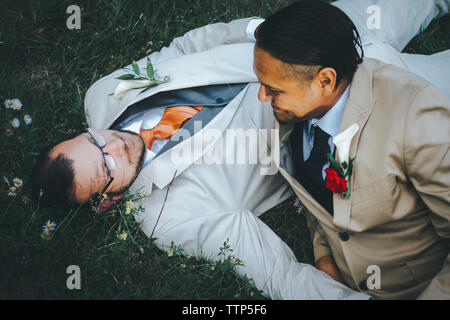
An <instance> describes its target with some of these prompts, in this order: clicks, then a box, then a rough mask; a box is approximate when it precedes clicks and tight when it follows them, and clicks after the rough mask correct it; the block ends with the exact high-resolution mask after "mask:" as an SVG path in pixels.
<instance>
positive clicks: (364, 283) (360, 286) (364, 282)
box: [359, 280, 369, 291]
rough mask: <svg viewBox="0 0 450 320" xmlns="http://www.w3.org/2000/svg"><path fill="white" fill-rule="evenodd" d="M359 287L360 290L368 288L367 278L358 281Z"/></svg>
mask: <svg viewBox="0 0 450 320" xmlns="http://www.w3.org/2000/svg"><path fill="white" fill-rule="evenodd" d="M359 289H360V290H361V291H367V290H369V288H367V280H363V281H361V282H360V283H359Z"/></svg>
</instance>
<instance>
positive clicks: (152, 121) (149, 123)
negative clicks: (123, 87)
mask: <svg viewBox="0 0 450 320" xmlns="http://www.w3.org/2000/svg"><path fill="white" fill-rule="evenodd" d="M165 110H166V107H157V108H152V109H150V110H148V111H147V112H145V113H144V114H142V115H141V116H139V117H137V118H136V119H134V120H133V121H132V122H130V123H129V124H127V125H126V126H124V127H123V128H121V129H122V130H128V131H132V132H135V133H137V134H139V131H140V129H152V128H153V127H155V126H156V125H157V124H158V123H159V121H161V119H162V116H163V114H164V111H165ZM169 140H170V139H155V140H154V141H153V144H152V147H151V149H150V150H148V149H147V148H145V150H146V151H145V159H144V167H145V166H146V165H147V164H148V163H149V162H150V161H152V160H153V158H154V157H155V156H156V154H157V153H158V152H159V151H160V150H161V149H162V148H163V147H164V145H165V144H166V143H167V142H168V141H169Z"/></svg>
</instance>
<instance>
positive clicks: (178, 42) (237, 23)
mask: <svg viewBox="0 0 450 320" xmlns="http://www.w3.org/2000/svg"><path fill="white" fill-rule="evenodd" d="M253 19H254V18H244V19H237V20H233V21H231V22H229V23H222V22H220V23H214V24H208V25H206V26H203V27H199V28H196V29H193V30H191V31H188V32H187V33H185V34H184V35H183V36H181V37H177V38H175V39H173V41H172V42H171V43H170V45H169V46H168V47H163V48H162V49H161V51H159V52H154V53H152V54H151V55H150V59H151V60H152V62H153V63H158V62H161V61H165V60H170V59H173V58H176V57H179V56H182V55H187V54H190V53H195V52H200V51H206V50H208V49H211V48H214V47H216V46H220V45H224V44H232V43H243V42H251V41H250V40H249V39H248V37H247V33H246V29H247V25H248V23H249V21H251V20H253Z"/></svg>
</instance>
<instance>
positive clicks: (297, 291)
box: [32, 1, 440, 299]
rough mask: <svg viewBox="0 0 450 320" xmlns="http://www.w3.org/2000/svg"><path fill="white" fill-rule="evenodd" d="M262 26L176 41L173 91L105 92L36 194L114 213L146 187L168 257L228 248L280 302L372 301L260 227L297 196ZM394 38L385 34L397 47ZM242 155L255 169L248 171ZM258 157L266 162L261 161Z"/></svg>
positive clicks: (94, 98)
mask: <svg viewBox="0 0 450 320" xmlns="http://www.w3.org/2000/svg"><path fill="white" fill-rule="evenodd" d="M425 2H426V1H423V2H420V3H425ZM384 3H387V4H388V3H390V2H389V1H385V2H384ZM405 3H406V2H405ZM336 4H337V5H339V4H341V8H342V9H343V10H344V11H345V10H348V11H351V12H352V13H359V16H358V14H353V15H352V18H353V19H357V20H358V21H357V22H355V24H357V25H358V26H365V19H366V13H365V12H366V8H367V6H362V5H358V4H357V5H355V7H353V6H354V4H353V2H346V1H343V2H342V1H338V2H336ZM408 6H409V7H411V6H410V5H408ZM418 7H419V6H418ZM418 7H417V8H416V9H417V10H416V11H419V10H418ZM402 8H403V9H404V7H401V6H400V8H395V7H392V8H390V9H389V10H391V11H392V12H389V11H388V12H385V14H388V15H395V14H396V12H395V10H400V11H401V9H402ZM436 8H437V6H436V7H435V6H434V5H430V6H428V5H427V6H425V7H423V8H422V9H421V10H420V18H419V17H416V19H410V20H408V21H410V23H411V24H414V28H413V27H412V26H410V25H408V26H406V27H405V28H407V27H411V28H412V29H414V30H415V31H414V32H411V33H410V34H409V35H410V37H409V38H411V37H412V36H413V35H414V33H415V32H417V31H418V28H416V26H417V25H418V26H419V27H420V25H422V24H423V25H424V26H426V24H427V23H429V22H430V21H431V19H432V18H433V17H434V16H437V15H438V14H439V10H438V9H436ZM409 10H411V8H410V9H409ZM255 22H256V23H255ZM257 22H258V21H257V19H252V18H250V19H241V20H235V21H232V22H230V23H228V24H224V23H218V24H213V25H208V26H205V27H202V28H198V29H195V30H192V31H190V32H188V33H187V34H186V35H184V36H183V37H180V38H176V39H175V40H174V41H173V42H172V43H171V45H170V46H169V47H167V48H163V49H162V50H161V52H155V53H152V54H151V55H150V59H151V61H152V63H153V64H154V66H155V69H158V70H159V71H158V72H159V73H160V74H161V75H162V76H164V75H169V76H170V81H169V82H167V83H165V84H161V85H158V86H156V87H154V88H151V89H149V90H147V91H145V92H143V93H140V91H141V90H130V91H129V92H127V93H126V94H125V95H124V97H123V98H122V99H116V98H114V97H113V96H112V95H110V93H111V92H112V91H114V88H115V87H116V86H117V85H118V83H119V81H118V80H117V79H116V78H117V77H118V76H120V75H122V74H123V71H122V70H117V71H115V72H113V73H112V74H111V75H108V76H106V77H104V78H102V79H100V80H99V81H97V82H96V83H95V84H94V85H93V86H92V87H91V88H90V89H89V90H88V92H87V93H86V97H85V112H86V116H87V121H88V124H89V126H90V128H91V129H89V131H88V132H86V133H83V134H81V135H79V136H77V137H75V138H73V139H70V140H67V141H64V142H62V143H60V144H57V145H55V146H52V147H50V148H48V149H47V150H46V151H44V152H43V154H42V156H41V158H40V161H39V163H38V164H37V166H36V170H35V171H34V175H33V176H34V178H33V179H32V180H33V181H35V186H36V188H35V190H37V192H36V194H39V190H40V189H43V196H42V198H41V199H44V198H48V197H53V198H56V199H57V200H60V201H61V202H65V203H67V202H69V203H72V204H74V205H78V204H82V203H85V202H87V201H88V200H89V199H90V198H92V197H94V196H95V195H97V194H99V193H106V194H107V195H108V199H106V200H105V201H103V202H102V203H101V209H102V210H103V209H106V208H108V207H109V206H110V205H111V204H113V203H114V202H115V201H117V200H118V199H120V197H121V194H122V193H123V192H124V191H125V190H130V191H131V192H136V191H137V190H139V189H140V188H142V187H144V190H145V192H146V194H147V195H146V198H145V201H144V205H145V212H143V213H142V214H139V215H136V219H137V221H139V222H142V224H141V226H142V229H143V231H144V232H145V233H146V234H147V235H148V236H150V235H152V236H153V237H155V238H157V240H156V242H155V243H156V244H157V245H158V246H159V247H160V248H162V249H168V248H170V245H171V242H172V241H173V242H175V243H176V244H177V245H180V246H181V247H182V248H183V250H184V252H185V253H186V254H192V253H194V254H195V255H196V256H204V257H208V258H211V259H217V251H218V248H219V247H220V246H221V245H222V244H223V242H224V241H225V240H226V239H227V238H228V239H229V240H230V246H231V247H232V248H233V250H234V251H233V254H234V255H235V256H236V257H239V258H241V259H244V260H245V265H244V266H241V267H238V272H240V273H241V274H247V276H248V277H250V278H251V279H253V281H254V283H255V285H256V287H257V288H258V289H261V290H263V292H264V293H265V294H266V295H268V296H269V297H271V298H273V299H344V298H347V299H359V298H362V299H367V298H368V296H367V295H365V294H362V293H359V292H355V291H353V290H350V289H349V288H347V287H345V286H344V285H342V284H340V283H339V282H337V281H335V280H333V279H332V278H331V277H329V276H328V275H327V274H325V273H323V272H320V271H318V270H317V269H315V268H314V267H312V266H310V265H306V264H301V263H298V262H297V261H296V258H295V256H294V254H293V252H292V250H291V249H290V248H288V247H287V245H286V244H285V243H284V242H283V241H282V240H281V239H280V238H279V237H278V236H277V235H276V234H275V233H274V232H273V231H272V230H271V229H270V228H269V227H268V226H267V225H265V224H264V223H263V222H262V221H261V220H260V219H258V216H259V215H261V214H262V213H263V212H265V211H267V210H269V209H270V208H272V207H273V206H275V205H276V204H278V203H280V202H282V201H283V200H285V199H287V198H288V197H289V196H291V195H292V193H291V191H290V189H289V188H288V187H287V185H286V184H285V183H284V182H283V180H282V179H281V177H280V176H279V175H278V174H275V173H276V171H275V172H274V171H273V170H271V169H273V167H274V166H273V162H277V159H271V150H272V149H273V148H272V134H271V133H272V131H271V130H272V129H273V125H274V115H273V111H272V108H271V106H270V104H268V103H264V102H260V101H258V100H257V93H258V90H259V87H260V85H259V83H258V82H257V81H258V80H257V78H256V76H255V74H254V72H253V69H252V68H253V47H254V44H253V42H252V41H250V40H249V39H248V38H247V36H246V32H245V31H247V35H248V36H249V38H254V37H253V33H254V31H255V27H256V26H257ZM362 28H363V27H362ZM360 33H361V34H363V35H364V34H366V30H360ZM387 33H389V32H388V30H385V31H384V32H381V34H384V35H385V36H386V37H387V35H386V34H387ZM404 35H405V34H404V33H402V36H404ZM389 36H391V35H389ZM406 37H407V36H406ZM381 38H383V37H381ZM379 40H380V41H381V40H382V39H379ZM394 40H395V39H394ZM363 45H368V43H363ZM382 53H383V52H378V53H375V52H374V55H376V54H380V56H382ZM145 64H146V58H143V59H141V60H140V61H138V65H139V66H140V67H141V68H142V69H144V68H145ZM417 71H419V70H417ZM435 80H440V79H439V78H437V79H435ZM180 105H182V106H199V105H202V106H205V108H203V109H202V110H201V111H199V112H198V113H197V114H196V115H195V116H193V117H192V119H190V120H188V121H186V122H185V123H184V125H183V127H182V128H181V129H180V130H179V131H178V132H180V135H178V136H177V137H173V139H164V140H161V141H163V143H161V145H159V144H158V143H156V144H153V146H152V149H147V148H146V142H145V141H144V139H143V138H142V137H141V136H140V135H139V133H140V132H141V129H142V128H144V127H145V126H144V124H145V122H151V123H152V124H151V125H150V126H149V127H147V128H144V129H145V130H146V129H149V128H151V127H152V126H155V124H156V123H158V121H159V120H161V118H162V117H163V113H164V112H165V110H166V109H170V108H172V107H177V106H180ZM255 110H258V112H255ZM149 113H151V115H149ZM147 115H148V116H147ZM197 124H200V125H197ZM92 128H99V129H98V130H96V129H92ZM233 130H234V131H233ZM239 130H240V131H239ZM252 130H255V132H258V133H259V132H262V133H263V134H262V135H259V134H258V135H257V140H255V141H256V143H253V144H250V145H247V147H246V148H245V149H244V151H245V152H244V154H237V153H236V149H232V150H231V149H227V144H226V142H227V138H228V136H227V133H230V132H232V133H236V132H241V138H242V136H244V138H245V136H246V135H248V136H251V134H252ZM265 133H266V134H265ZM202 134H203V135H204V137H203V138H201V135H202ZM183 137H184V139H181V138H183ZM196 137H200V139H198V140H196ZM235 137H236V136H235ZM231 138H233V136H231ZM236 138H237V139H239V134H238V136H237V137H236ZM224 142H225V143H224ZM153 148H156V149H157V151H155V150H154V149H153ZM186 150H194V151H192V152H187V153H186ZM153 151H155V152H153ZM232 151H233V152H234V156H235V158H234V161H232V162H231V163H227V161H222V162H221V161H211V158H214V156H213V155H212V154H214V152H217V154H220V153H221V152H222V153H223V154H225V156H226V155H228V154H229V153H230V152H232ZM237 151H239V150H237ZM264 153H265V156H264ZM180 154H181V155H183V156H179V155H180ZM261 154H263V156H262V155H261ZM186 155H187V156H186ZM239 156H242V157H243V159H244V161H242V162H239V161H236V158H238V157H239ZM253 156H255V157H256V159H258V161H257V162H256V163H251V162H250V161H249V159H253ZM218 158H219V160H220V159H223V158H220V157H218ZM216 159H217V158H216ZM225 159H226V157H225ZM261 160H264V161H261ZM267 160H269V161H267ZM171 182H173V184H171ZM169 187H170V192H167V191H168V189H169ZM55 195H56V196H55ZM163 203H164V204H165V207H164V211H163V212H162V214H161V215H160V210H161V206H162V204H163ZM153 230H154V233H153V234H152V232H153Z"/></svg>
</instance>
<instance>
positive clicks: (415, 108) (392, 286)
mask: <svg viewBox="0 0 450 320" xmlns="http://www.w3.org/2000/svg"><path fill="white" fill-rule="evenodd" d="M364 3H366V4H370V3H371V2H370V1H366V2H364ZM392 3H393V4H394V5H399V4H400V3H401V1H395V2H394V1H392ZM428 3H429V4H430V3H431V2H428ZM341 4H342V3H341ZM375 4H377V5H382V4H381V3H380V2H375ZM422 4H424V2H423V3H422ZM436 5H439V6H442V7H446V8H448V1H437V2H436ZM351 13H352V12H350V14H351ZM353 13H354V12H353ZM381 14H384V16H382V19H383V20H382V23H384V24H385V27H386V25H389V23H391V22H392V21H390V20H393V21H394V22H397V24H398V25H401V23H402V22H399V21H402V19H401V17H395V16H391V19H388V18H387V15H386V12H385V11H384V12H383V11H382V10H381ZM403 18H405V17H404V16H403ZM405 19H406V18H405ZM410 19H413V17H411V18H410ZM396 20H397V21H396ZM419 25H420V23H419ZM365 36H367V34H366V35H365ZM400 38H401V37H399V39H400ZM391 39H392V38H391ZM392 40H393V39H392ZM394 42H395V40H394ZM404 44H406V43H404ZM404 44H403V45H404ZM383 46H388V45H387V44H383ZM369 47H370V46H369ZM392 50H395V49H392ZM448 52H450V51H447V53H444V55H441V56H440V57H442V59H441V62H442V63H441V65H440V67H441V68H443V71H438V73H439V72H440V74H442V75H443V77H444V78H445V74H446V73H448V67H447V69H446V68H445V67H444V66H445V65H447V66H449V65H450V56H449V54H448ZM254 70H255V73H256V74H257V76H258V79H259V81H260V83H261V87H260V90H259V92H258V98H259V99H260V100H261V101H264V102H267V103H270V104H271V105H272V109H273V111H274V114H275V117H276V121H275V128H279V130H280V131H279V147H277V148H276V150H275V151H274V152H277V151H278V152H279V155H278V156H279V157H280V159H281V161H280V168H279V169H280V172H281V174H282V175H283V176H284V177H285V178H286V180H287V181H288V182H289V184H290V185H291V187H292V188H293V190H294V192H295V193H296V195H297V196H298V198H299V199H300V201H301V202H303V203H304V204H305V206H306V208H307V209H308V210H309V212H310V213H311V216H310V218H311V221H310V222H311V228H312V231H313V232H314V240H313V244H314V253H315V261H316V266H317V267H318V268H319V269H321V270H323V271H325V272H327V273H328V274H330V275H331V276H332V277H333V278H334V279H336V280H338V281H340V282H342V283H344V284H346V285H348V286H349V287H351V288H353V289H355V290H360V291H362V292H365V293H367V294H369V295H371V296H374V297H376V298H384V299H412V298H417V297H420V298H438V299H449V298H450V255H449V239H450V191H449V190H450V189H449V186H450V171H449V167H450V158H449V156H448V150H449V142H450V131H449V127H450V126H449V125H450V123H449V120H450V101H449V99H448V97H447V96H446V95H445V94H444V93H443V92H442V91H440V90H439V89H437V88H436V87H434V86H433V85H431V84H430V83H429V82H427V81H426V80H424V79H423V78H421V77H419V76H417V75H415V74H413V73H411V72H408V71H405V70H403V69H400V68H398V67H396V66H394V65H390V64H385V63H382V62H380V61H377V60H374V59H371V58H364V53H363V48H362V45H361V38H360V35H359V33H358V30H357V28H356V27H355V25H354V24H353V22H352V20H350V18H349V17H348V16H347V15H346V14H345V13H344V12H343V11H341V10H340V9H339V8H338V6H332V5H330V4H327V3H323V2H320V1H311V0H310V1H306V0H305V1H299V2H296V3H294V4H292V5H290V6H288V7H286V8H284V9H282V10H281V11H279V12H277V13H276V14H274V15H272V16H270V17H269V18H267V20H265V21H264V22H262V24H261V25H259V26H258V29H257V33H256V45H255V49H254ZM438 73H436V74H438ZM443 88H444V89H446V90H447V92H448V83H447V84H446V85H445V86H444V87H443ZM447 94H448V93H447ZM275 156H277V155H275Z"/></svg>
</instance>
